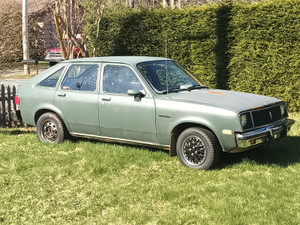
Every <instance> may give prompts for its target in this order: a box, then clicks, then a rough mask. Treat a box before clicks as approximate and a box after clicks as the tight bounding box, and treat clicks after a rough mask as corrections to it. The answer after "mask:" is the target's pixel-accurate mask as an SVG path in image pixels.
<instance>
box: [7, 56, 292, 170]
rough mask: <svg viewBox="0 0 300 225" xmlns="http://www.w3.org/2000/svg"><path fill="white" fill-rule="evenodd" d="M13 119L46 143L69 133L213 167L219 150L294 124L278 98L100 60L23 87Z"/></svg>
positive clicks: (172, 70) (182, 72)
mask: <svg viewBox="0 0 300 225" xmlns="http://www.w3.org/2000/svg"><path fill="white" fill-rule="evenodd" d="M15 101H16V103H17V104H18V105H19V110H20V111H16V112H13V113H12V114H13V115H14V118H15V119H21V118H22V119H23V121H24V122H25V123H26V124H30V125H35V126H36V127H37V129H36V132H37V136H38V139H39V140H40V141H42V142H51V143H61V142H62V141H63V140H64V139H65V138H66V137H68V135H71V136H75V137H85V138H95V139H100V140H103V141H110V142H111V141H113V142H121V143H129V144H138V145H146V146H152V147H157V148H162V149H167V150H169V151H170V155H171V156H175V155H177V156H178V158H179V160H180V161H181V163H182V164H183V165H185V166H188V167H191V168H196V169H210V168H212V167H214V166H216V164H217V162H218V160H219V158H220V153H221V152H222V151H224V152H239V151H244V150H248V149H251V148H254V147H257V146H260V145H262V144H264V143H267V142H273V141H274V140H275V139H277V138H279V137H284V136H286V135H287V131H288V130H289V129H290V127H291V126H292V124H293V123H294V121H293V120H291V119H288V114H287V109H286V106H285V103H284V102H282V101H281V100H279V99H276V98H271V97H266V96H261V95H254V94H247V93H240V92H232V91H224V90H212V89H209V88H208V87H207V86H205V85H204V84H203V83H202V82H201V81H199V80H198V79H197V78H196V77H195V76H193V74H192V73H191V72H190V71H188V70H187V69H185V68H184V67H183V66H181V65H180V64H179V63H178V62H176V61H174V60H171V59H168V58H158V57H125V56H124V57H100V58H85V59H76V60H69V61H64V62H61V63H59V64H57V65H55V66H53V67H51V68H49V69H48V70H46V71H44V72H42V73H40V74H38V75H37V76H35V77H34V78H32V79H31V80H29V81H27V82H26V83H24V84H22V85H21V86H20V87H19V88H18V90H17V96H16V99H15Z"/></svg>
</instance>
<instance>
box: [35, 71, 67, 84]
mask: <svg viewBox="0 0 300 225" xmlns="http://www.w3.org/2000/svg"><path fill="white" fill-rule="evenodd" d="M64 68H65V67H62V68H60V69H59V70H57V71H56V72H54V73H52V74H51V75H50V76H49V77H47V78H46V79H45V80H43V81H42V82H40V83H39V84H38V85H39V86H42V87H55V86H56V84H57V81H58V78H59V77H60V75H61V74H62V72H63V71H64Z"/></svg>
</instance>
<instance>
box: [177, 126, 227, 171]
mask: <svg viewBox="0 0 300 225" xmlns="http://www.w3.org/2000/svg"><path fill="white" fill-rule="evenodd" d="M176 151H177V156H178V158H179V160H180V162H181V163H182V164H183V165H184V166H187V167H190V168H195V169H202V170H208V169H211V168H214V167H215V166H216V165H217V163H218V161H219V158H220V154H221V147H220V144H219V142H218V140H217V138H216V137H215V135H214V134H213V133H212V132H211V131H209V130H207V129H204V128H199V127H191V128H188V129H186V130H184V131H183V132H182V133H181V134H180V135H179V137H178V139H177V144H176Z"/></svg>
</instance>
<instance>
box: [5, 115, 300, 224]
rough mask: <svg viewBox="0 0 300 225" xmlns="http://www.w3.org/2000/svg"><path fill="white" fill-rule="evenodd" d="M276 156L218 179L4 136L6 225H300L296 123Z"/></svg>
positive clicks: (239, 164) (130, 151)
mask: <svg viewBox="0 0 300 225" xmlns="http://www.w3.org/2000/svg"><path fill="white" fill-rule="evenodd" d="M290 116H291V117H292V118H294V119H296V121H297V123H296V125H294V127H293V129H292V131H291V132H290V133H289V137H287V138H285V139H283V140H281V141H280V142H279V143H278V145H276V147H275V148H273V149H264V148H262V149H259V150H252V151H248V152H244V153H239V154H226V155H224V158H223V160H222V162H221V165H220V167H219V168H218V169H216V170H212V171H197V170H193V169H189V168H186V167H183V166H182V165H181V164H180V163H179V161H178V159H177V158H176V157H172V158H171V157H169V156H168V154H167V152H163V151H159V150H153V149H148V148H140V147H133V146H126V145H117V144H106V143H102V142H92V141H87V140H80V141H76V142H70V141H67V142H64V143H63V144H60V145H52V144H43V143H39V142H38V141H37V138H36V135H35V133H34V132H33V131H26V130H23V129H3V128H2V129H0V159H1V160H0V193H1V195H0V224H228V225H229V224H230V225H232V224H300V113H294V114H291V115H290Z"/></svg>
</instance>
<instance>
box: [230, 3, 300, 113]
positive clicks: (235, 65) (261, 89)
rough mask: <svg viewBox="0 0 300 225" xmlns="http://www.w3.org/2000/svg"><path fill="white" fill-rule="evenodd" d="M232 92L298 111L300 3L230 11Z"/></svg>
mask: <svg viewBox="0 0 300 225" xmlns="http://www.w3.org/2000/svg"><path fill="white" fill-rule="evenodd" d="M229 49H230V51H229V52H230V63H229V71H230V79H229V87H230V89H232V90H239V91H246V92H251V93H258V94H264V95H270V96H274V97H277V98H280V99H283V100H285V101H286V102H287V103H288V105H289V109H290V110H292V111H300V1H299V0H276V1H266V2H262V3H257V4H253V5H237V6H235V7H233V8H232V20H231V22H230V48H229Z"/></svg>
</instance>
